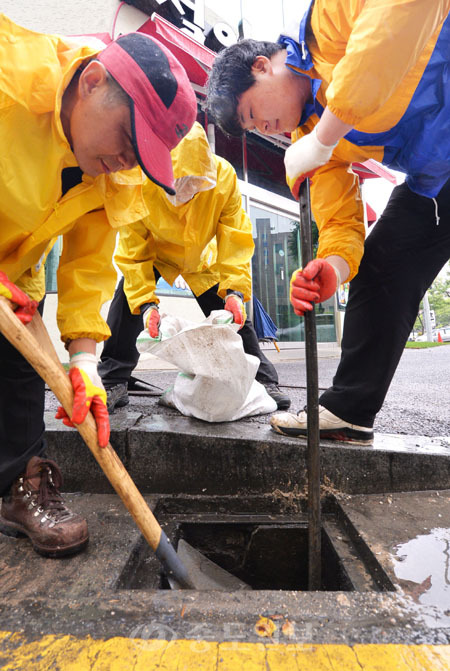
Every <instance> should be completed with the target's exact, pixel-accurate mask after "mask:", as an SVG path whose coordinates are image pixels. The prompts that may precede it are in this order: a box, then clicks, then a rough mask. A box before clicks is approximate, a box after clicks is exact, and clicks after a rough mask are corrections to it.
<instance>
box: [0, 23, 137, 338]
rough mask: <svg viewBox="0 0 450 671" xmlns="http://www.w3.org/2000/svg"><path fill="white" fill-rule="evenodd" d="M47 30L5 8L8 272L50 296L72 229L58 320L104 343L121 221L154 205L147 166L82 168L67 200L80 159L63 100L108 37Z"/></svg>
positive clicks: (1, 73) (2, 189) (66, 334)
mask: <svg viewBox="0 0 450 671" xmlns="http://www.w3.org/2000/svg"><path fill="white" fill-rule="evenodd" d="M90 40H91V38H76V39H75V38H69V37H62V36H56V35H43V34H40V33H35V32H33V31H30V30H27V29H25V28H22V27H20V26H17V25H15V24H14V23H13V22H12V21H10V20H9V19H8V18H6V17H5V16H3V15H0V63H1V67H0V144H1V146H2V152H1V156H0V175H1V179H0V270H2V271H4V272H5V273H6V274H7V275H8V277H9V279H10V280H11V281H13V282H16V283H17V284H19V285H20V286H21V287H22V288H23V289H24V290H25V291H26V292H27V293H28V294H29V295H30V296H31V297H32V298H36V299H40V298H42V296H43V293H44V282H43V273H42V268H43V261H44V260H45V257H46V254H48V252H49V251H50V249H51V247H52V246H53V244H54V242H55V240H56V238H57V237H58V236H59V235H63V236H64V237H63V251H62V256H61V260H60V266H59V270H58V298H59V307H58V325H59V328H60V331H61V336H62V338H63V340H66V339H68V338H71V339H73V338H79V337H89V338H93V339H95V340H97V341H101V340H104V339H105V338H107V337H108V336H109V334H110V331H109V328H108V326H107V324H106V323H105V322H104V320H103V319H102V318H101V317H100V314H99V310H100V307H101V305H102V304H103V303H104V302H105V301H106V300H107V299H108V298H110V296H111V294H112V293H113V291H114V286H115V282H116V278H117V276H116V273H115V271H114V269H113V266H112V255H113V252H114V246H115V239H116V231H115V230H114V229H115V228H116V227H118V226H120V225H123V224H128V223H130V222H132V221H136V220H138V219H141V218H142V217H143V216H145V215H146V214H147V212H148V210H147V207H146V205H145V202H144V201H143V198H142V184H143V182H144V175H143V173H142V171H141V169H140V168H135V169H133V170H129V171H126V172H121V173H114V174H110V175H105V174H104V175H99V176H98V177H96V178H95V179H94V178H92V177H90V176H88V175H83V180H82V182H81V183H80V184H78V185H76V186H74V187H73V188H71V189H69V190H68V192H67V193H66V194H65V196H64V197H61V193H62V192H61V172H62V170H63V169H64V168H66V167H74V166H77V162H76V159H75V156H74V154H73V152H72V150H71V148H70V145H69V143H68V141H67V139H66V137H65V135H64V132H63V128H62V124H61V120H60V112H61V101H62V95H63V93H64V90H65V89H66V87H67V85H68V84H69V82H70V80H71V79H72V77H73V75H74V73H75V72H76V70H77V68H78V67H79V66H80V64H81V63H83V61H86V60H88V59H90V58H92V57H94V56H95V54H96V53H98V52H99V51H100V50H101V48H102V43H101V42H99V41H97V40H95V42H93V41H90Z"/></svg>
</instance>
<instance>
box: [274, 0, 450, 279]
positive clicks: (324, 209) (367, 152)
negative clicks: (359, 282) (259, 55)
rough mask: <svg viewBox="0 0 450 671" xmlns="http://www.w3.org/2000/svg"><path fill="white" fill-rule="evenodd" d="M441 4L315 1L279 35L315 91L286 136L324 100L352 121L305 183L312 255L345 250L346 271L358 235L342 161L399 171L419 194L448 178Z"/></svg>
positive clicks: (358, 215)
mask: <svg viewBox="0 0 450 671" xmlns="http://www.w3.org/2000/svg"><path fill="white" fill-rule="evenodd" d="M309 5H311V3H309ZM449 8H450V0H433V1H432V2H429V1H428V0H390V2H386V1H385V0H365V1H363V0H340V1H339V2H335V1H334V0H315V1H314V2H313V3H312V7H309V8H308V12H307V13H306V14H305V15H304V17H303V19H302V21H301V23H300V28H299V31H298V32H296V33H295V34H293V35H292V36H291V35H288V36H287V35H283V36H281V37H280V40H279V42H280V43H281V44H282V45H283V46H284V47H285V48H286V49H287V50H288V57H287V59H286V65H287V66H288V67H290V68H291V69H292V70H294V71H296V72H298V73H299V74H300V76H307V77H309V78H310V79H311V92H312V96H313V98H314V102H313V103H310V104H307V105H306V108H305V111H304V113H303V116H302V119H301V121H300V126H299V128H298V129H297V130H296V131H295V132H294V133H293V134H292V141H295V140H297V139H299V138H300V137H302V136H303V135H305V134H306V133H309V132H311V130H312V128H313V127H314V126H315V125H316V124H317V123H318V121H319V117H320V115H321V113H322V111H323V109H324V108H325V107H327V106H328V108H329V109H330V110H331V111H332V112H333V113H334V114H335V115H336V116H337V117H338V118H339V119H340V120H341V121H343V122H345V123H348V124H350V125H352V126H353V127H354V130H352V131H351V132H350V133H349V134H348V135H347V136H346V139H342V140H341V141H340V142H339V143H338V145H337V147H336V149H335V150H334V152H333V155H332V158H331V161H330V162H329V163H327V164H326V165H325V166H323V167H321V168H319V169H318V170H317V171H316V172H315V175H314V177H313V179H312V185H311V203H312V208H313V212H314V215H315V219H316V221H317V224H318V228H319V233H320V236H319V249H318V253H317V255H318V256H319V257H322V258H325V257H327V256H330V255H333V254H337V255H339V256H341V257H342V258H344V259H345V260H346V261H347V263H348V264H349V266H350V279H351V278H352V277H354V275H355V274H356V273H357V271H358V267H359V263H360V260H361V258H362V255H363V248H364V239H365V230H364V224H363V221H364V216H363V203H362V200H361V195H360V189H359V180H358V177H357V176H356V175H355V174H354V173H353V172H352V170H351V164H352V163H353V162H364V161H366V160H367V159H369V158H373V159H375V160H377V161H380V162H382V163H383V164H385V165H387V166H389V167H392V168H393V169H396V170H400V171H402V172H405V173H407V182H408V184H409V186H410V188H411V189H412V190H413V191H416V192H417V193H420V194H422V195H425V196H428V197H434V196H435V195H437V193H438V192H439V190H440V188H441V187H442V186H443V184H444V183H445V181H446V180H447V179H448V169H449V159H448V148H449V137H450V127H449V120H450V110H449V109H448V81H447V79H448V75H447V74H446V73H447V71H448V60H449V49H450V47H449V38H448V35H449V20H448V19H447V21H445V19H446V17H447V15H448V11H449ZM291 38H294V39H291ZM446 90H447V96H445V91H446ZM446 97H447V102H445V98H446ZM290 186H291V187H292V186H293V184H290Z"/></svg>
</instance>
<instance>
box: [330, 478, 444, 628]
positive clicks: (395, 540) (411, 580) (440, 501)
mask: <svg viewBox="0 0 450 671" xmlns="http://www.w3.org/2000/svg"><path fill="white" fill-rule="evenodd" d="M342 508H343V510H344V511H345V513H346V515H347V516H348V518H349V521H350V522H351V524H352V525H353V526H354V528H355V529H356V530H357V533H358V534H359V535H360V537H361V538H362V539H363V540H364V542H365V543H366V544H367V547H368V548H369V549H370V550H371V552H372V553H374V554H375V556H376V558H377V560H378V561H379V562H380V564H381V565H382V567H383V569H384V571H385V572H386V573H387V574H388V576H389V578H390V579H391V581H392V583H393V584H394V585H395V586H396V587H398V589H399V590H400V591H401V592H403V593H404V594H406V595H408V596H410V597H411V598H412V599H413V601H414V602H415V603H419V604H427V605H428V606H433V607H434V608H435V609H436V615H434V614H433V612H430V614H429V615H427V620H428V622H429V625H430V626H435V622H436V620H438V621H439V623H440V624H441V625H442V624H443V623H445V624H446V626H448V627H450V490H447V491H440V492H439V491H434V492H414V493H413V492H406V493H403V494H396V493H394V494H385V495H383V496H374V495H372V496H355V497H352V498H351V500H349V501H344V502H342Z"/></svg>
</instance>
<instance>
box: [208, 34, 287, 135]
mask: <svg viewBox="0 0 450 671" xmlns="http://www.w3.org/2000/svg"><path fill="white" fill-rule="evenodd" d="M281 49H283V47H282V45H281V44H277V43H276V42H260V41H257V40H251V39H245V40H241V41H240V42H236V44H232V45H231V46H230V47H227V48H226V49H223V50H222V51H220V52H219V53H218V54H217V56H216V58H215V60H214V63H213V66H212V70H211V73H210V75H209V79H208V93H207V101H206V105H207V108H208V110H209V112H210V113H211V115H212V116H213V119H214V121H215V122H216V123H217V125H218V126H219V127H220V128H221V130H223V132H224V133H226V134H227V135H237V136H239V135H243V133H244V132H245V131H244V130H243V129H242V127H241V124H240V120H239V117H238V113H237V106H238V104H239V98H240V97H241V95H242V94H243V93H245V91H247V89H249V88H250V87H251V86H252V85H253V84H254V83H255V77H254V75H253V74H252V66H253V64H254V62H255V60H256V57H257V56H266V57H267V58H271V57H272V56H273V55H274V54H276V53H277V52H278V51H280V50H281Z"/></svg>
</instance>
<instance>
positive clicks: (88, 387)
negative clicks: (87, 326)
mask: <svg viewBox="0 0 450 671" xmlns="http://www.w3.org/2000/svg"><path fill="white" fill-rule="evenodd" d="M69 377H70V381H71V382H72V387H73V390H74V397H73V410H72V417H70V418H69V416H68V415H67V413H66V411H65V410H64V408H62V407H61V406H60V407H59V408H58V411H57V413H56V415H55V417H56V419H62V421H63V424H65V425H66V426H72V427H73V426H74V425H75V424H81V423H82V422H84V420H85V419H86V415H87V414H88V411H89V410H90V411H91V412H92V414H93V415H94V419H95V422H96V424H97V437H98V444H99V446H100V447H106V446H107V445H108V442H109V433H110V431H109V415H108V410H107V407H106V391H105V389H104V387H103V384H102V381H101V379H100V376H99V374H98V373H97V357H96V356H95V354H88V353H87V352H77V353H76V354H73V355H72V356H71V357H70V369H69Z"/></svg>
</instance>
